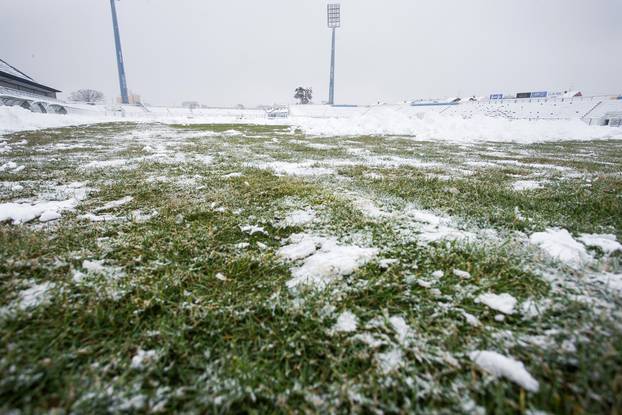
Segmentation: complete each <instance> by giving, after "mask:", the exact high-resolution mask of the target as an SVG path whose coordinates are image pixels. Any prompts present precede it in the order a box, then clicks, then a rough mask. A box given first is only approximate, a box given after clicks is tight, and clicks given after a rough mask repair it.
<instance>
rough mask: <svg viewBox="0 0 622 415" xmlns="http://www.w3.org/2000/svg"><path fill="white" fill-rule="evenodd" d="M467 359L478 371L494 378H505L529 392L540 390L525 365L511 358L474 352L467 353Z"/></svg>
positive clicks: (484, 352) (492, 353)
mask: <svg viewBox="0 0 622 415" xmlns="http://www.w3.org/2000/svg"><path fill="white" fill-rule="evenodd" d="M469 357H470V358H471V360H473V362H474V363H475V364H476V365H477V366H478V367H479V368H480V369H482V370H484V371H486V372H488V373H490V374H491V375H493V376H495V377H505V378H506V379H509V380H511V381H512V382H514V383H516V384H518V385H520V386H521V387H522V388H523V389H525V390H527V391H529V392H537V391H538V390H539V388H540V385H539V384H538V381H537V380H536V379H534V378H533V376H531V374H529V372H528V371H527V369H525V365H524V364H523V363H522V362H519V361H517V360H514V359H513V358H511V357H506V356H503V355H501V354H499V353H497V352H493V351H475V352H471V353H469Z"/></svg>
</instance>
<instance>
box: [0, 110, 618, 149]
mask: <svg viewBox="0 0 622 415" xmlns="http://www.w3.org/2000/svg"><path fill="white" fill-rule="evenodd" d="M314 107H315V106H309V109H307V108H304V109H300V108H297V109H296V111H295V112H294V113H293V114H292V115H291V116H290V118H289V119H282V120H272V119H268V118H265V117H264V116H263V115H262V114H263V113H262V112H261V111H257V110H255V111H250V110H247V112H246V113H245V114H242V113H240V114H241V115H234V114H233V113H232V112H231V111H224V110H217V109H214V110H211V109H206V110H203V111H202V112H196V113H192V114H191V113H183V112H180V109H163V108H158V109H157V110H158V111H156V109H154V110H153V111H152V112H150V113H140V114H139V113H136V112H131V111H130V112H128V114H127V115H126V117H123V118H119V117H115V116H112V115H105V113H104V112H100V113H97V112H93V114H92V115H85V114H68V115H56V114H39V113H32V112H30V111H28V110H25V109H23V108H20V107H5V106H0V134H2V133H8V132H15V131H24V130H37V129H43V128H58V127H65V126H72V125H82V124H94V123H103V122H117V121H123V122H127V121H135V122H161V123H167V124H207V123H215V124H219V123H227V124H230V123H236V124H262V125H276V124H278V125H283V124H287V125H291V126H292V128H295V129H299V130H302V131H303V132H304V133H306V134H307V135H312V136H357V135H380V136H383V135H400V136H408V137H413V139H415V140H433V141H439V140H440V141H449V142H461V143H468V142H477V141H496V142H517V143H535V142H544V141H563V140H603V139H622V129H620V128H612V127H597V126H588V125H587V124H585V123H583V122H582V121H580V120H538V121H528V120H508V119H505V118H493V117H486V116H482V115H480V116H475V117H472V118H462V117H461V116H450V115H443V114H439V113H436V112H425V113H424V112H417V110H416V109H413V108H412V107H406V106H386V107H384V106H383V107H371V108H357V111H352V112H347V111H344V110H343V109H340V108H332V107H325V106H323V107H322V106H320V107H322V108H323V111H322V113H321V114H320V115H317V114H315V113H314V112H313V111H314ZM363 109H364V110H363ZM165 110H166V111H165Z"/></svg>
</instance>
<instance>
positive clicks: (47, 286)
mask: <svg viewBox="0 0 622 415" xmlns="http://www.w3.org/2000/svg"><path fill="white" fill-rule="evenodd" d="M55 287H56V284H54V283H52V282H42V283H41V284H35V283H33V284H32V285H31V286H30V287H29V288H27V289H25V290H23V291H20V292H19V294H18V297H17V299H16V300H15V301H13V303H11V304H9V305H8V306H6V307H3V308H1V309H0V316H2V315H10V314H11V313H12V312H14V311H17V310H19V311H29V310H32V309H34V308H36V307H39V306H41V305H45V304H47V303H49V302H50V301H51V299H52V292H53V289H54V288H55Z"/></svg>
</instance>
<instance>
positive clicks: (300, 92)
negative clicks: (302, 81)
mask: <svg viewBox="0 0 622 415" xmlns="http://www.w3.org/2000/svg"><path fill="white" fill-rule="evenodd" d="M294 98H295V99H297V100H299V101H300V104H301V105H306V104H309V103H310V102H311V100H312V99H313V88H303V87H301V86H299V87H298V88H296V95H294Z"/></svg>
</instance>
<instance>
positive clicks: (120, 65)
mask: <svg viewBox="0 0 622 415" xmlns="http://www.w3.org/2000/svg"><path fill="white" fill-rule="evenodd" d="M115 1H118V0H110V9H111V10H112V27H113V29H114V44H115V47H116V49H117V66H118V68H119V86H120V87H121V103H123V104H129V102H130V101H129V98H128V94H127V80H126V79H125V65H124V64H123V52H122V50H121V35H120V34H119V22H118V20H117V8H116V6H115V4H114V2H115Z"/></svg>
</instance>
